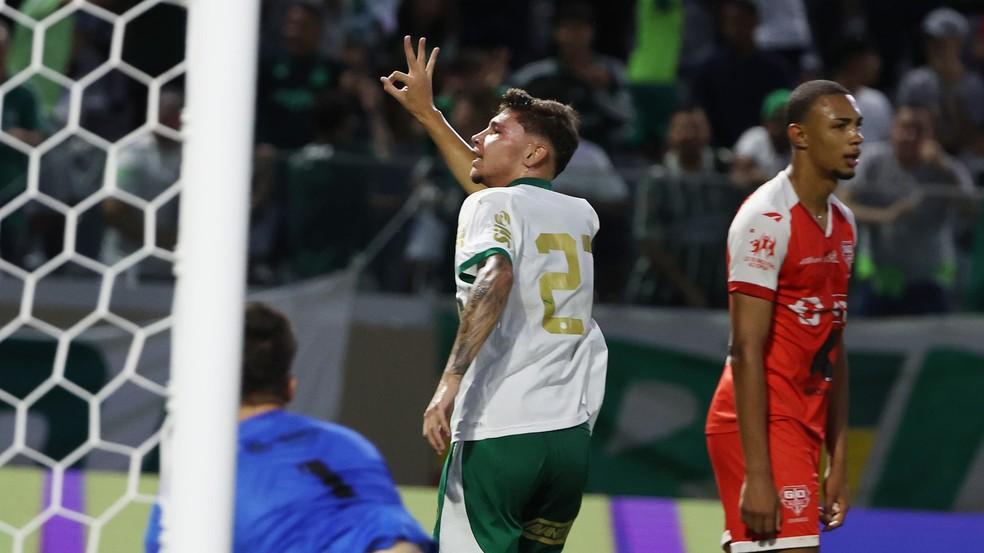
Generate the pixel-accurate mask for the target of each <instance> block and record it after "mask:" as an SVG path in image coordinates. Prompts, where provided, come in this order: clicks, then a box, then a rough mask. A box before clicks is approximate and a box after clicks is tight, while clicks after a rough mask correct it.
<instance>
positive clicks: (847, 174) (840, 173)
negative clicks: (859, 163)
mask: <svg viewBox="0 0 984 553" xmlns="http://www.w3.org/2000/svg"><path fill="white" fill-rule="evenodd" d="M855 173H857V171H856V170H855V169H854V168H853V167H850V168H842V169H834V176H835V177H837V178H838V180H847V179H853V178H854V175H855Z"/></svg>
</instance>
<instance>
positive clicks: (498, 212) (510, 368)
mask: <svg viewBox="0 0 984 553" xmlns="http://www.w3.org/2000/svg"><path fill="white" fill-rule="evenodd" d="M597 231H598V215H597V214H596V213H595V211H594V209H592V207H591V206H590V205H589V204H588V202H586V201H584V200H582V199H579V198H573V197H570V196H565V195H563V194H559V193H556V192H552V191H551V190H550V183H549V182H547V181H545V180H541V179H518V180H516V181H514V182H513V183H512V184H511V185H509V186H508V187H506V188H489V189H486V190H482V191H479V192H476V193H474V194H472V195H471V196H469V197H468V198H467V199H466V200H465V202H464V204H463V205H462V206H461V212H460V214H459V215H458V233H457V239H456V242H455V269H456V270H455V282H456V284H457V298H458V305H459V306H460V307H461V308H463V307H464V306H465V304H467V302H468V298H469V295H470V293H471V288H472V283H473V282H474V281H475V277H476V275H477V273H478V268H479V265H480V264H481V262H482V261H484V260H485V259H487V258H488V257H490V256H492V255H494V254H502V255H504V256H506V257H508V258H509V260H510V262H511V263H512V269H513V285H512V290H511V291H510V293H509V300H508V302H507V303H506V307H505V310H504V311H503V313H502V316H501V317H500V319H499V323H498V324H497V325H496V327H495V329H493V331H492V334H490V335H489V337H488V339H487V340H486V341H485V343H484V344H483V345H482V348H481V349H480V350H479V352H478V355H477V356H476V358H475V361H474V362H473V363H472V365H471V366H470V367H469V369H468V372H467V373H466V374H465V376H464V378H463V380H462V383H461V388H460V390H459V392H458V396H457V399H456V401H455V406H454V416H453V419H452V423H451V426H452V440H453V441H460V440H481V439H486V438H496V437H499V436H508V435H514V434H525V433H529V432H544V431H548V430H559V429H563V428H569V427H572V426H576V425H579V424H581V423H583V422H585V421H588V420H590V421H591V422H592V423H593V422H594V419H595V417H596V416H597V413H598V410H599V409H600V408H601V401H602V397H603V396H604V390H605V371H606V369H607V366H608V347H607V346H606V345H605V339H604V336H602V334H601V330H600V329H599V328H598V325H597V324H596V323H595V322H594V320H593V319H592V318H591V304H592V300H593V296H594V259H593V257H592V255H591V241H592V239H593V238H594V235H595V233H596V232H597Z"/></svg>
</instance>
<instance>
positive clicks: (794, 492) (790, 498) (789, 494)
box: [779, 486, 810, 516]
mask: <svg viewBox="0 0 984 553" xmlns="http://www.w3.org/2000/svg"><path fill="white" fill-rule="evenodd" d="M779 496H780V497H781V498H782V504H783V506H784V507H786V508H787V509H789V510H790V511H792V512H793V514H795V515H797V516H798V515H799V514H800V513H802V512H803V509H806V507H807V506H808V505H809V504H810V488H807V487H806V486H784V487H783V488H782V491H781V492H780V493H779Z"/></svg>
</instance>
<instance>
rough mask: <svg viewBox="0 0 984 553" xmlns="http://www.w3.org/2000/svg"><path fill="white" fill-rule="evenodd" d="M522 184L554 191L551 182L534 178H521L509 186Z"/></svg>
mask: <svg viewBox="0 0 984 553" xmlns="http://www.w3.org/2000/svg"><path fill="white" fill-rule="evenodd" d="M520 184H528V185H530V186H539V187H540V188H546V189H547V190H552V189H553V185H552V184H550V181H548V180H543V179H536V178H533V177H520V178H518V179H516V180H514V181H512V182H511V183H509V186H517V185H520Z"/></svg>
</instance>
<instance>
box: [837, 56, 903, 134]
mask: <svg viewBox="0 0 984 553" xmlns="http://www.w3.org/2000/svg"><path fill="white" fill-rule="evenodd" d="M831 57H832V59H831V60H830V70H831V77H832V78H833V80H835V81H837V82H839V83H840V84H842V85H844V86H845V87H847V89H848V90H850V91H851V94H853V95H854V99H855V100H856V101H857V103H858V110H860V111H861V116H862V117H864V141H865V143H867V144H876V143H878V142H884V141H886V140H888V138H889V134H890V133H891V129H892V115H893V112H894V108H893V107H892V103H891V102H890V101H889V99H888V97H887V96H885V94H883V93H882V92H881V91H880V90H877V89H875V88H872V87H873V86H875V83H877V82H878V76H879V74H880V72H881V56H879V55H878V51H877V50H876V49H875V47H874V45H873V44H872V43H871V42H869V41H867V40H864V39H847V40H844V41H843V42H842V43H840V44H839V45H838V47H837V50H836V51H835V52H834V53H833V55H832V56H831Z"/></svg>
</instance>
